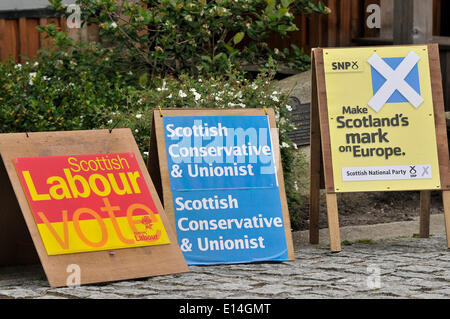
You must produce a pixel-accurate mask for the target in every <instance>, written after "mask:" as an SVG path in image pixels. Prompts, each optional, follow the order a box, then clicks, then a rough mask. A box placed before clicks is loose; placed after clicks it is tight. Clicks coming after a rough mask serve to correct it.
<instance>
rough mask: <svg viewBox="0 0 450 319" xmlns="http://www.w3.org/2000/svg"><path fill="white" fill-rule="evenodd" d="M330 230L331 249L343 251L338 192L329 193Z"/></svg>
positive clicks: (328, 213) (328, 214)
mask: <svg viewBox="0 0 450 319" xmlns="http://www.w3.org/2000/svg"><path fill="white" fill-rule="evenodd" d="M327 216H328V230H329V232H330V250H331V251H332V252H339V251H341V234H340V231H339V218H338V205H337V196H336V194H327Z"/></svg>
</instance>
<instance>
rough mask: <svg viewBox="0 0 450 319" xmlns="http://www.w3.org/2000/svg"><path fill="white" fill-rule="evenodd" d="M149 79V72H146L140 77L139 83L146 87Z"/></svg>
mask: <svg viewBox="0 0 450 319" xmlns="http://www.w3.org/2000/svg"><path fill="white" fill-rule="evenodd" d="M147 81H148V74H147V73H144V74H142V75H141V76H140V77H139V85H140V86H141V87H143V88H144V87H146V86H147Z"/></svg>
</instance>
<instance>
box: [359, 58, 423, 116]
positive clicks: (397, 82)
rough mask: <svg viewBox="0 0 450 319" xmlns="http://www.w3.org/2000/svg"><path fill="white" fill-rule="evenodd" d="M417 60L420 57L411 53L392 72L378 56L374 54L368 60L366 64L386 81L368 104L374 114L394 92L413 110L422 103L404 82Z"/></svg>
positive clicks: (418, 96) (419, 97)
mask: <svg viewBox="0 0 450 319" xmlns="http://www.w3.org/2000/svg"><path fill="white" fill-rule="evenodd" d="M419 60H420V57H419V56H418V55H417V54H416V53H415V52H414V51H411V52H409V54H408V55H407V56H406V58H404V59H403V61H402V62H401V63H400V64H399V66H398V67H397V68H396V69H395V70H393V69H392V68H391V67H390V66H389V65H388V64H387V63H386V62H384V61H383V60H382V59H381V58H380V57H379V56H378V54H376V53H374V54H373V55H372V56H371V57H370V58H369V60H368V61H367V62H369V64H370V65H371V66H372V67H373V68H374V69H375V70H377V71H378V72H379V73H380V74H381V75H382V76H383V77H384V78H385V79H386V82H385V83H384V84H383V85H382V86H381V87H380V89H379V90H378V91H377V93H376V94H375V95H374V96H373V97H372V99H371V100H370V101H369V103H368V105H369V106H370V107H371V108H372V109H374V110H375V112H378V111H379V110H380V109H381V108H382V107H383V105H384V104H386V102H387V100H388V99H389V98H390V97H391V95H392V94H393V93H394V92H395V90H398V91H399V92H400V93H401V94H402V95H403V96H404V97H405V98H406V99H407V100H408V101H409V102H410V103H411V104H412V105H413V106H414V107H415V108H418V107H419V106H420V105H421V104H422V103H423V101H424V99H423V98H422V97H421V96H420V95H419V94H418V93H417V92H416V91H415V90H414V89H413V88H412V87H411V86H410V85H409V84H408V83H406V81H405V78H406V76H407V75H408V74H409V72H411V70H412V69H413V68H414V66H415V65H416V64H417V62H419Z"/></svg>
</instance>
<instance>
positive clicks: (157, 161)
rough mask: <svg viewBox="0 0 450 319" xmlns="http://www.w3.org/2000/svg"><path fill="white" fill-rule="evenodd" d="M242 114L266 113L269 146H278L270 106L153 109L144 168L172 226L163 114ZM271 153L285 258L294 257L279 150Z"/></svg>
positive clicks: (173, 214) (290, 258) (273, 116)
mask: <svg viewBox="0 0 450 319" xmlns="http://www.w3.org/2000/svg"><path fill="white" fill-rule="evenodd" d="M245 115H267V116H268V117H269V124H270V128H271V130H270V131H271V135H272V146H273V149H274V150H277V149H279V139H278V134H276V136H274V133H275V132H278V131H277V130H273V129H276V127H277V126H276V120H275V112H274V111H273V109H266V110H265V109H161V110H154V111H153V121H152V129H151V137H150V150H149V159H148V164H147V166H148V170H149V172H150V176H151V177H152V179H153V181H154V182H155V186H156V189H157V191H158V194H159V195H160V198H162V202H163V205H164V209H165V211H166V214H167V215H168V217H169V219H170V221H171V224H172V227H173V228H174V229H176V225H175V213H174V207H173V201H172V192H171V189H170V179H169V168H168V166H167V165H161V163H167V162H168V161H167V154H166V142H165V138H164V126H163V117H164V116H245ZM277 153H278V154H275V155H278V156H275V166H276V169H277V177H278V181H279V191H280V200H281V208H282V213H283V222H284V231H285V235H286V244H287V249H288V258H289V260H294V259H295V257H294V245H293V242H292V233H291V222H290V217H289V210H288V206H287V200H286V190H285V186H284V177H283V168H282V165H281V154H280V152H277Z"/></svg>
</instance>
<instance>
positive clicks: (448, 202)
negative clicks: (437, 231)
mask: <svg viewBox="0 0 450 319" xmlns="http://www.w3.org/2000/svg"><path fill="white" fill-rule="evenodd" d="M442 201H443V202H444V218H445V233H446V234H447V248H449V249H450V191H442Z"/></svg>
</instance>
